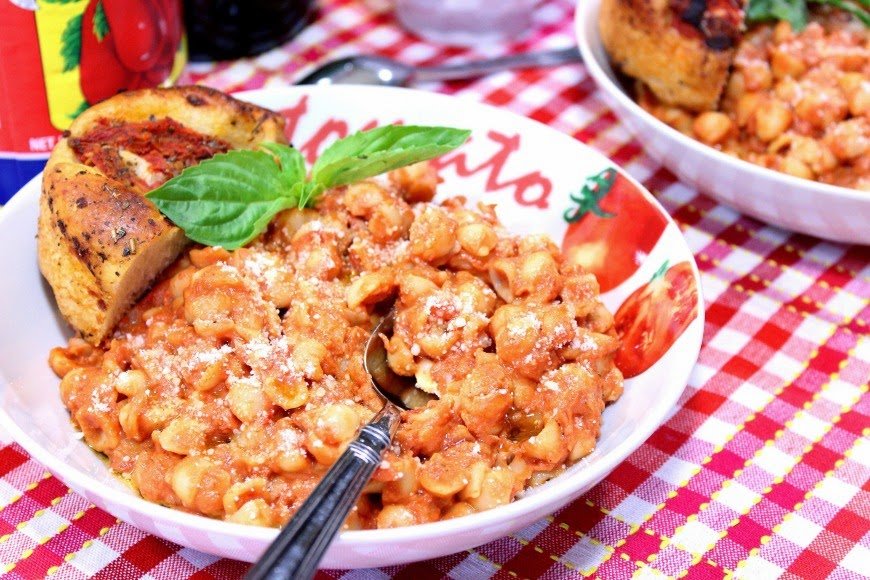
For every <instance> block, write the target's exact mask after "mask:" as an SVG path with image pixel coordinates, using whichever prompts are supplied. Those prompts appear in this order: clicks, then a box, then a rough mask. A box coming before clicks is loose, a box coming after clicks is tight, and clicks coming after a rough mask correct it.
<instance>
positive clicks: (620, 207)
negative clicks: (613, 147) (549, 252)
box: [562, 168, 668, 292]
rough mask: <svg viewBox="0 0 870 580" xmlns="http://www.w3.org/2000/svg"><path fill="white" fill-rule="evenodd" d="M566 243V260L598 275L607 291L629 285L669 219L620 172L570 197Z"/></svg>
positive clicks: (593, 180) (607, 172) (594, 181)
mask: <svg viewBox="0 0 870 580" xmlns="http://www.w3.org/2000/svg"><path fill="white" fill-rule="evenodd" d="M571 200H572V201H573V202H574V203H576V204H577V205H576V206H575V207H572V208H569V209H568V210H567V211H565V213H564V215H563V217H564V218H565V221H567V222H568V224H569V225H568V231H566V232H565V237H564V238H563V240H562V252H563V253H564V255H565V256H566V257H567V259H568V260H569V261H571V262H573V263H575V264H580V265H581V266H583V267H584V268H585V269H586V270H587V271H589V272H592V273H593V274H595V277H596V278H598V284H599V285H600V286H601V291H602V292H607V291H608V290H610V289H612V288H615V287H617V286H619V285H620V284H622V283H623V282H625V280H627V279H628V278H629V276H631V275H632V274H634V273H635V272H636V271H637V270H638V268H639V267H640V265H641V263H642V262H643V260H644V259H645V258H646V256H647V254H649V253H650V251H651V250H652V249H653V247H654V246H655V245H656V242H657V241H658V239H659V238H660V237H661V235H662V232H664V230H665V226H666V225H667V224H668V222H667V218H666V217H665V216H664V215H662V213H661V212H660V211H659V210H658V209H656V207H655V206H654V205H653V204H652V203H650V202H649V200H647V199H646V197H644V195H643V193H641V192H640V191H639V190H638V188H637V187H635V186H634V185H633V184H632V183H631V182H630V181H629V180H628V179H626V178H625V177H624V176H623V175H621V174H620V173H619V172H618V171H616V169H613V168H608V169H605V170H604V171H602V172H601V173H598V174H597V175H594V176H592V177H590V178H588V179H587V180H586V182H585V183H584V184H583V187H582V189H581V190H580V192H579V193H577V194H572V195H571Z"/></svg>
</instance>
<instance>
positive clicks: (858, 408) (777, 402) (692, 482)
mask: <svg viewBox="0 0 870 580" xmlns="http://www.w3.org/2000/svg"><path fill="white" fill-rule="evenodd" d="M320 4H321V6H322V9H321V14H320V16H319V19H318V20H317V22H316V23H315V24H314V25H312V26H311V27H309V28H308V29H306V30H305V32H304V33H303V34H302V35H301V36H299V37H298V38H297V39H296V40H294V41H293V42H291V43H289V44H288V45H286V46H284V47H282V48H280V49H277V50H273V51H271V52H269V53H266V54H264V55H262V56H260V57H258V58H256V59H251V60H242V61H238V62H234V63H231V64H222V65H219V66H210V65H209V66H201V65H196V66H192V67H190V69H189V71H188V73H187V80H188V81H196V82H201V83H204V84H208V85H211V86H214V87H217V88H220V89H224V90H242V89H252V88H260V87H268V86H278V85H282V84H285V83H286V82H288V80H291V79H293V78H295V77H297V76H298V75H299V74H300V73H304V72H305V69H307V68H308V67H310V66H312V65H313V64H314V63H316V62H319V61H321V60H323V59H325V58H332V57H337V56H341V55H345V54H351V53H378V54H382V55H385V56H391V57H396V58H399V59H402V60H404V61H406V62H409V63H417V64H429V63H442V62H448V61H451V60H461V59H465V58H471V57H481V56H495V55H498V54H502V53H505V52H515V51H521V50H529V49H541V48H555V47H562V46H566V45H569V44H571V43H572V35H573V33H572V25H571V21H572V12H573V5H572V2H570V1H569V0H550V1H546V2H542V3H541V5H540V7H539V9H538V11H537V13H536V16H535V24H536V28H535V32H534V34H533V35H532V36H530V37H529V38H528V39H526V40H524V41H523V42H519V43H516V44H513V45H511V46H496V47H493V48H492V49H491V50H489V51H466V50H460V49H455V48H444V47H438V46H434V45H430V44H427V43H424V42H421V41H419V40H418V39H416V38H414V37H412V36H410V35H408V34H406V33H404V32H403V31H402V30H401V29H400V28H398V27H397V26H396V24H395V22H394V20H393V18H392V16H391V13H390V12H389V10H388V9H387V7H386V6H384V5H383V4H382V3H378V2H374V1H369V2H355V1H351V0H330V1H323V2H321V3H320ZM424 88H428V89H431V90H437V91H440V92H444V93H451V94H457V95H459V96H461V97H463V98H468V99H474V100H478V101H483V102H486V103H490V104H493V105H497V106H500V107H504V108H506V109H509V110H511V111H514V112H516V113H519V114H522V115H525V116H528V117H531V118H533V119H536V120H538V121H541V122H543V123H546V124H548V125H550V126H551V127H553V128H555V129H557V130H559V131H562V132H565V133H568V134H570V135H573V136H574V137H576V138H577V139H580V140H582V141H584V142H586V143H588V144H590V145H591V146H593V147H595V148H596V149H598V150H599V151H601V152H603V153H604V154H606V155H608V156H609V157H611V158H612V159H613V160H614V161H616V162H617V163H619V164H621V165H623V166H624V167H626V168H627V169H628V170H629V171H630V172H631V173H632V174H633V175H634V176H636V177H637V178H638V179H640V180H641V181H642V182H644V184H645V185H646V186H647V187H648V188H649V189H650V190H651V191H653V192H654V193H655V194H656V196H657V197H658V199H659V200H660V201H661V202H662V204H664V206H665V207H666V208H667V209H668V211H669V212H670V213H671V215H672V216H673V217H674V218H675V219H676V220H677V222H678V223H679V225H680V226H681V228H682V229H683V232H684V234H685V237H686V239H687V240H688V243H689V245H690V247H691V249H692V251H693V252H694V254H695V257H696V259H697V262H698V266H699V267H700V269H701V275H702V281H703V286H704V288H703V290H704V295H705V298H706V301H707V302H706V313H707V327H706V330H705V335H704V339H705V340H704V347H703V350H702V352H701V356H700V361H699V362H698V364H697V366H696V367H695V370H694V372H693V373H692V376H691V378H690V381H689V385H688V387H687V388H686V391H685V393H684V394H683V396H682V398H681V399H680V401H679V404H678V406H677V408H676V409H675V411H674V413H673V415H672V416H671V417H670V419H669V420H668V421H667V422H666V423H665V424H664V425H663V426H662V427H661V428H660V429H659V430H658V431H656V433H655V434H654V435H653V436H652V437H650V439H649V440H648V441H647V442H646V443H645V444H644V445H643V446H642V447H641V448H640V449H638V450H637V451H636V452H635V453H634V454H632V455H631V456H630V457H629V458H628V459H627V460H626V461H625V462H624V463H623V464H622V465H620V466H619V467H618V468H617V469H616V470H615V471H614V472H613V473H612V474H610V476H608V477H607V478H606V479H605V480H604V481H603V482H602V483H601V484H600V485H598V486H597V487H596V488H594V489H593V490H592V491H591V492H589V493H588V494H587V495H586V496H584V497H583V498H581V499H579V500H578V501H576V502H574V503H573V504H571V505H569V506H567V507H565V508H564V509H562V510H560V511H559V512H557V513H555V514H553V515H552V516H551V517H549V518H546V519H545V520H542V521H540V522H538V523H536V524H535V525H532V526H530V527H529V528H527V529H525V530H523V531H521V532H519V533H517V534H515V535H513V536H510V537H506V538H503V539H501V540H499V541H496V542H493V543H491V544H488V545H485V546H481V547H480V548H478V549H476V550H471V551H468V552H465V553H460V554H454V555H452V556H448V557H445V558H440V559H437V560H433V561H429V562H420V563H415V564H410V565H407V566H398V567H393V568H389V569H383V570H358V571H353V572H340V571H325V572H321V573H320V576H322V577H323V578H329V577H334V578H338V577H341V578H348V579H352V578H389V577H395V578H414V579H415V580H416V579H424V578H437V577H453V578H536V577H542V578H564V577H573V576H576V575H578V574H579V573H581V572H582V573H584V574H595V575H597V576H600V577H604V578H627V577H633V576H639V577H668V576H670V577H673V576H677V577H681V576H682V577H685V576H688V577H692V578H711V577H721V576H723V575H733V576H736V577H742V578H768V577H770V578H772V577H777V576H783V577H787V578H819V577H825V576H830V577H832V578H858V577H862V575H863V577H866V575H867V574H870V442H868V439H867V436H868V434H870V428H868V425H870V421H868V419H870V398H868V397H867V396H866V393H867V389H868V386H867V385H868V382H870V340H868V324H870V249H868V248H867V247H849V246H844V245H838V244H833V243H828V242H823V241H820V240H817V239H813V238H809V237H806V236H800V235H792V234H789V233H788V232H784V231H781V230H778V229H775V228H772V227H767V226H765V225H763V224H761V223H758V222H756V221H754V220H752V219H750V218H747V217H744V216H741V215H739V214H737V213H736V212H734V211H732V210H731V209H729V208H727V207H724V206H721V205H719V204H717V203H716V202H714V201H712V200H711V199H709V198H707V197H705V196H703V195H701V194H699V193H698V192H697V191H695V190H693V189H691V188H689V187H687V186H685V185H683V184H681V183H679V182H678V181H676V180H675V178H674V177H673V176H672V175H671V174H670V173H668V172H667V171H666V170H664V169H662V168H660V167H659V166H658V165H657V164H656V163H654V162H653V161H652V160H650V159H649V158H648V157H646V156H645V155H644V153H643V149H642V147H641V145H640V144H639V143H637V142H635V141H633V140H632V139H631V138H630V136H629V134H628V133H627V132H626V131H625V130H624V129H623V128H622V127H620V126H619V125H618V124H617V122H616V119H615V117H614V116H613V113H612V112H611V111H610V110H608V109H607V107H606V106H605V105H604V104H603V103H602V102H601V101H600V100H599V98H598V96H597V94H596V92H595V86H594V84H593V82H592V80H591V79H590V78H589V76H588V75H587V74H586V72H585V71H584V69H583V68H582V66H576V65H575V66H564V67H561V68H557V69H553V70H549V71H526V72H520V73H501V74H497V75H493V76H491V77H489V78H487V79H485V80H480V81H476V82H462V83H450V84H443V85H431V86H427V87H424ZM246 568H247V566H246V565H244V564H240V563H238V562H233V561H229V560H218V559H216V558H214V557H212V556H208V555H205V554H202V553H198V552H194V551H192V550H189V549H185V548H183V547H181V546H177V545H173V544H170V543H167V542H164V541H162V540H159V539H157V538H155V537H152V536H148V535H146V534H144V533H142V532H140V531H138V530H136V529H135V528H133V527H132V526H129V525H127V524H123V523H120V522H118V521H116V520H115V519H114V518H112V517H111V516H109V515H107V514H105V513H104V512H102V511H100V510H98V509H96V508H94V507H93V506H91V505H88V503H87V501H86V500H84V499H83V498H81V497H80V496H78V495H76V494H73V493H71V492H69V491H68V490H67V489H66V488H65V487H64V486H63V485H62V484H61V483H60V482H58V481H57V480H56V479H54V478H53V477H51V476H50V475H49V474H47V473H46V472H45V471H44V469H43V468H42V467H41V466H40V465H38V464H36V463H35V462H33V461H32V460H30V459H29V457H28V456H27V455H26V454H25V453H24V452H23V450H22V449H21V448H20V447H18V446H17V445H15V444H9V442H8V435H5V434H4V433H3V432H2V431H0V574H3V573H4V572H5V574H3V576H2V577H3V578H10V579H12V578H16V579H17V578H36V577H42V576H46V575H49V576H52V577H55V578H84V577H88V576H95V577H98V578H107V579H114V578H132V577H139V576H144V577H147V578H171V579H173V580H177V579H181V578H200V579H205V578H236V577H239V576H241V575H242V574H243V572H244V570H245V569H246Z"/></svg>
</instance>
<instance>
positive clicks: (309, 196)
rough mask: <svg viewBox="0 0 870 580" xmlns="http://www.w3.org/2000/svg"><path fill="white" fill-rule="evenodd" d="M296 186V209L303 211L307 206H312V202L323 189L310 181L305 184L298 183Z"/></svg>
mask: <svg viewBox="0 0 870 580" xmlns="http://www.w3.org/2000/svg"><path fill="white" fill-rule="evenodd" d="M298 185H299V189H298V190H296V196H295V198H296V199H297V200H298V201H297V202H296V207H298V208H299V209H303V208H305V207H308V206H309V205H314V200H315V199H317V198H318V197H319V196H320V194H321V193H323V189H324V188H323V186H322V185H321V184H319V183H317V182H312V181H306V182H305V183H299V184H298Z"/></svg>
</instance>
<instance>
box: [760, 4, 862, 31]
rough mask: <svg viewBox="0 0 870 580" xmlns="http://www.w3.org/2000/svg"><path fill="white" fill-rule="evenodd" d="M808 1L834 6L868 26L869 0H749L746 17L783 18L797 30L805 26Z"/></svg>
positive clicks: (807, 15)
mask: <svg viewBox="0 0 870 580" xmlns="http://www.w3.org/2000/svg"><path fill="white" fill-rule="evenodd" d="M810 2H813V3H816V4H827V5H829V6H834V7H835V8H839V9H840V10H844V11H846V12H848V13H850V14H852V15H853V16H855V17H856V18H857V19H858V20H860V21H861V22H863V23H864V25H865V26H870V0H750V2H749V7H748V8H747V10H746V18H747V20H749V21H750V22H759V21H764V20H785V21H787V22H788V23H789V24H791V27H792V28H793V29H794V30H798V31H799V30H803V29H804V28H806V25H807V19H808V18H809V9H808V8H807V4H809V3H810Z"/></svg>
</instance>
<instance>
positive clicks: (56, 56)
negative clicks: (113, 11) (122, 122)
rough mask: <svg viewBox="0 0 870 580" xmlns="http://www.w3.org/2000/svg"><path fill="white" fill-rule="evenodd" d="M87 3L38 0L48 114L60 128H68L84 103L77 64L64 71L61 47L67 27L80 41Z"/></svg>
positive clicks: (81, 1)
mask: <svg viewBox="0 0 870 580" xmlns="http://www.w3.org/2000/svg"><path fill="white" fill-rule="evenodd" d="M87 4H88V0H80V1H78V2H66V3H61V2H51V1H46V0H37V10H36V32H37V34H38V36H39V54H40V57H41V58H42V74H43V76H44V77H45V92H46V96H47V97H48V115H49V119H51V124H52V125H54V126H55V128H56V129H58V130H60V131H63V130H64V129H67V128H69V125H70V123H72V121H73V119H74V118H75V117H76V115H77V114H78V113H79V112H81V110H82V108H83V107H84V106H85V96H84V95H83V94H82V89H81V84H80V82H79V67H78V65H77V64H76V66H75V67H73V68H72V69H71V70H68V71H66V72H65V71H64V64H65V63H64V58H63V53H62V50H61V47H62V42H63V37H64V31H67V35H75V34H78V39H79V41H78V42H79V45H81V19H82V14H83V13H84V11H85V6H87ZM76 26H79V30H78V31H75V29H74V27H76Z"/></svg>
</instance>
